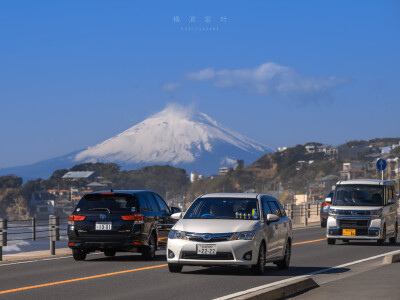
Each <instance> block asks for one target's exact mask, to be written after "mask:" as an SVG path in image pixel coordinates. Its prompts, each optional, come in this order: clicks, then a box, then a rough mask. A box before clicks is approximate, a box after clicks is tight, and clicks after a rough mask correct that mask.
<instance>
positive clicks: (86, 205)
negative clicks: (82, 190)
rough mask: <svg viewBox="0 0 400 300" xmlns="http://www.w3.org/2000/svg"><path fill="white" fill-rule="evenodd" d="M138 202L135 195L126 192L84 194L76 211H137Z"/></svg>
mask: <svg viewBox="0 0 400 300" xmlns="http://www.w3.org/2000/svg"><path fill="white" fill-rule="evenodd" d="M136 209H137V202H136V199H135V198H134V197H132V196H131V195H126V194H112V195H101V194H91V195H86V196H84V197H83V198H82V199H81V200H80V201H79V203H78V205H77V206H76V211H96V210H98V211H101V210H110V211H136Z"/></svg>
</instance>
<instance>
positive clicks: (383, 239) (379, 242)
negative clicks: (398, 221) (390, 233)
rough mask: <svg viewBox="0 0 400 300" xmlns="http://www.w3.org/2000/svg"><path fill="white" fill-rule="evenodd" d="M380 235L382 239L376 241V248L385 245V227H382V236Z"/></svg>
mask: <svg viewBox="0 0 400 300" xmlns="http://www.w3.org/2000/svg"><path fill="white" fill-rule="evenodd" d="M382 235H383V236H382V238H381V239H379V240H377V241H376V243H377V244H378V246H383V245H384V244H385V241H386V225H384V226H383V234H382Z"/></svg>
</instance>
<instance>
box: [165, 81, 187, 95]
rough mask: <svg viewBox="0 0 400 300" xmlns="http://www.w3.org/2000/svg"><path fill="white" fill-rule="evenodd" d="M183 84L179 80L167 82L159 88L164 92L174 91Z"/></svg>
mask: <svg viewBox="0 0 400 300" xmlns="http://www.w3.org/2000/svg"><path fill="white" fill-rule="evenodd" d="M182 86H183V84H182V83H181V82H167V83H164V84H163V85H162V86H161V89H162V90H163V91H165V92H170V93H172V92H175V91H176V90H178V89H180V88H181V87H182Z"/></svg>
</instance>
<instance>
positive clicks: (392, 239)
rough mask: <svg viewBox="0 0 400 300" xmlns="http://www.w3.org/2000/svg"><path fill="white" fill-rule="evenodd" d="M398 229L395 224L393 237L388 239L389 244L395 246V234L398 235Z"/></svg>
mask: <svg viewBox="0 0 400 300" xmlns="http://www.w3.org/2000/svg"><path fill="white" fill-rule="evenodd" d="M398 228H399V227H398V225H397V223H396V229H395V230H394V236H393V237H391V238H389V243H391V244H396V243H397V234H398V231H399V229H398Z"/></svg>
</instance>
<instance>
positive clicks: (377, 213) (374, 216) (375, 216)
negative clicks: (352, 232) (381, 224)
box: [370, 209, 382, 219]
mask: <svg viewBox="0 0 400 300" xmlns="http://www.w3.org/2000/svg"><path fill="white" fill-rule="evenodd" d="M370 214H371V219H378V218H380V217H382V209H376V210H371V212H370Z"/></svg>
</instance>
